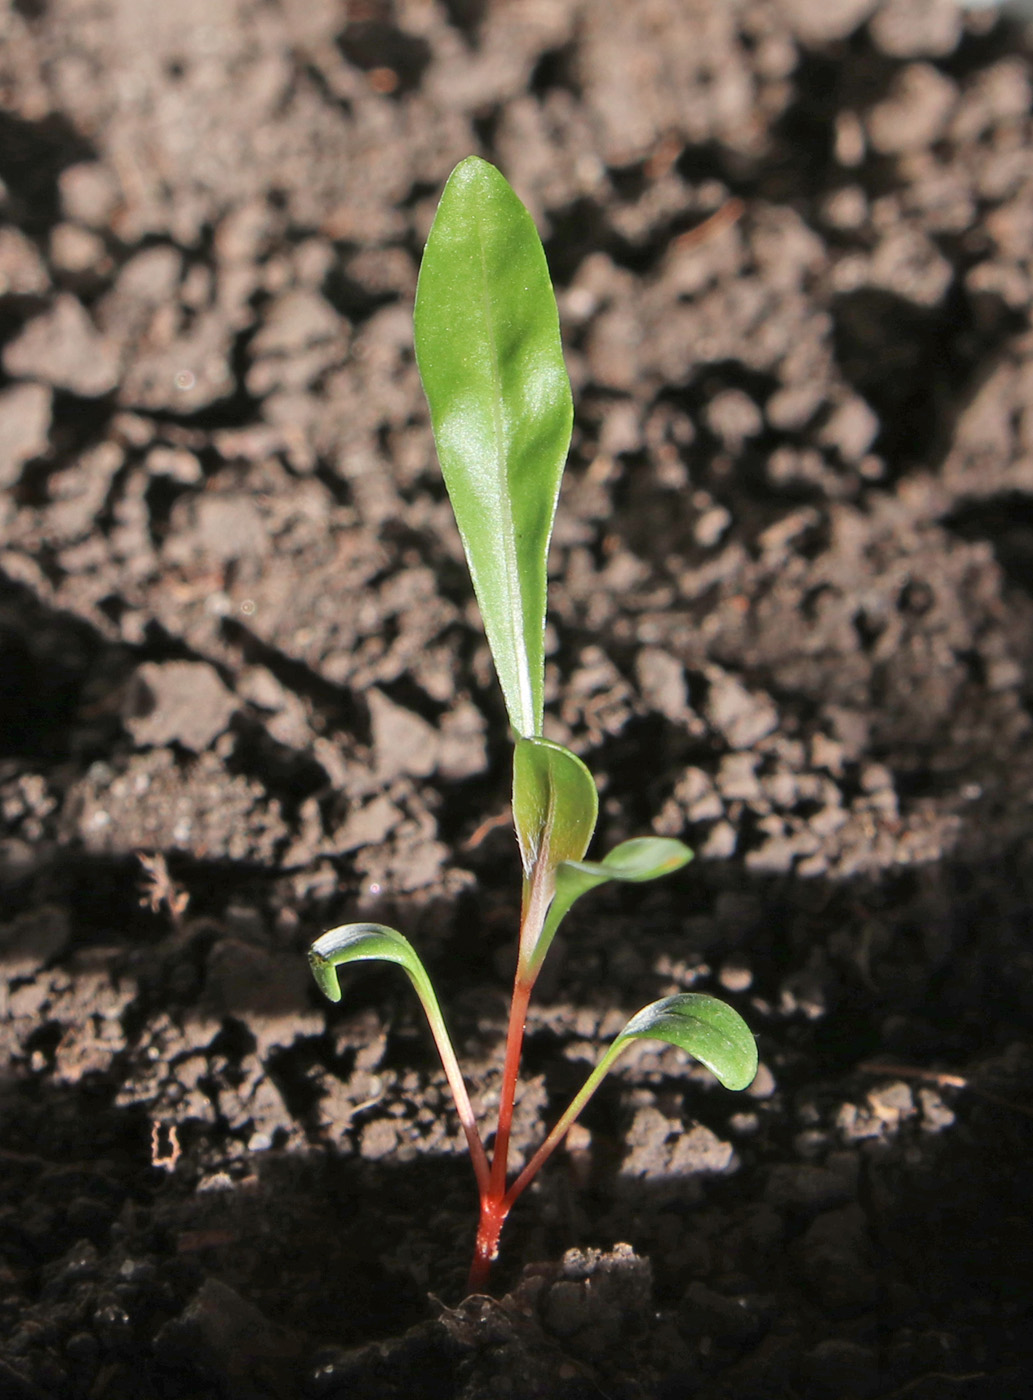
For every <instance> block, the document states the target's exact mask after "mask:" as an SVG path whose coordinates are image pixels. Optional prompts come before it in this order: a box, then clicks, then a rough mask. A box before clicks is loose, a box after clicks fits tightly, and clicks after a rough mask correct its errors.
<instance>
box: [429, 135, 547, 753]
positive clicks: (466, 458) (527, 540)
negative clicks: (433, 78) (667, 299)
mask: <svg viewBox="0 0 1033 1400" xmlns="http://www.w3.org/2000/svg"><path fill="white" fill-rule="evenodd" d="M414 331H415V344H416V360H417V364H418V365H419V370H420V377H421V378H422V380H423V388H424V391H425V393H426V395H427V402H428V404H429V405H430V416H431V422H432V424H433V428H434V440H435V442H436V444H437V449H438V457H439V459H440V461H441V469H442V472H443V473H444V477H445V484H446V486H447V487H448V494H449V496H450V497H451V500H452V509H453V510H454V511H455V517H456V521H457V523H458V525H459V533H460V535H461V536H462V539H463V546H464V548H465V550H466V557H467V561H468V563H469V566H470V573H471V576H472V578H473V586H474V591H475V592H476V594H477V601H478V603H479V605H480V609H481V616H482V618H483V619H484V629H485V631H486V633H487V636H488V644H489V646H490V647H491V653H492V656H493V658H494V661H495V669H496V671H497V672H498V676H499V681H500V682H501V684H502V691H503V694H504V696H505V700H506V707H507V709H508V710H509V717H510V720H511V722H512V724H513V728H514V729H515V730H516V731H517V733H518V734H522V735H524V736H530V735H534V734H540V733H541V728H542V709H543V689H544V666H545V661H544V630H545V604H546V554H547V552H548V548H549V537H550V535H551V533H552V522H553V517H554V515H555V511H556V497H557V495H558V493H559V484H560V476H561V475H562V472H563V464H564V461H565V459H566V455H567V448H568V447H569V444H570V430H571V423H572V420H573V406H572V401H571V396H570V382H569V380H568V378H567V371H566V368H565V366H564V363H563V351H562V348H561V345H560V333H559V318H558V315H557V311H556V298H555V296H554V295H553V291H552V284H551V282H550V280H549V270H548V267H547V265H546V261H545V253H544V251H543V249H542V245H541V240H540V239H539V237H538V233H537V231H536V229H535V226H534V221H533V220H532V218H531V216H530V214H529V213H528V212H527V210H526V209H525V208H524V206H523V205H522V204H521V202H520V200H519V199H518V198H517V196H516V195H515V194H514V192H513V190H512V189H511V188H510V186H509V184H508V183H507V182H506V180H505V179H504V178H503V176H502V175H501V174H500V173H499V172H498V171H497V170H496V169H495V168H494V166H492V165H489V164H488V163H487V161H483V160H480V159H479V158H478V157H477V156H469V157H468V158H467V159H466V160H464V161H461V162H460V164H459V165H457V166H456V168H455V170H453V172H452V174H451V176H450V177H449V180H448V183H447V184H446V186H445V190H444V193H443V194H442V196H441V203H440V204H439V206H438V212H437V215H436V217H435V219H434V224H433V227H432V228H431V231H430V237H429V238H428V240H427V247H426V249H425V251H424V254H423V263H422V265H421V267H420V277H419V284H418V287H417V290H416V307H415V312H414Z"/></svg>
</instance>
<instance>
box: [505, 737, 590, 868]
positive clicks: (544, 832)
mask: <svg viewBox="0 0 1033 1400" xmlns="http://www.w3.org/2000/svg"><path fill="white" fill-rule="evenodd" d="M598 815H599V794H598V793H597V791H596V787H595V780H594V778H593V777H592V775H591V773H590V772H589V771H588V769H587V768H586V767H585V765H584V764H583V763H582V762H581V760H580V759H579V758H578V757H577V756H576V755H575V754H572V753H571V752H570V750H569V749H565V748H564V747H563V746H562V744H554V743H552V742H551V741H550V740H548V739H518V740H517V743H516V748H515V750H514V752H513V824H514V825H515V827H516V832H517V841H518V842H519V843H520V855H521V858H522V860H523V864H524V873H525V875H528V876H529V875H530V874H531V872H532V870H533V869H534V867H535V866H536V865H538V864H540V863H542V864H544V865H545V866H546V867H547V868H548V869H550V870H551V869H555V868H556V867H557V866H559V865H560V864H561V863H562V862H563V861H569V860H580V859H581V857H582V856H583V855H584V854H585V852H586V851H587V850H588V843H589V841H591V839H592V833H593V832H594V831H595V822H596V817H597V816H598Z"/></svg>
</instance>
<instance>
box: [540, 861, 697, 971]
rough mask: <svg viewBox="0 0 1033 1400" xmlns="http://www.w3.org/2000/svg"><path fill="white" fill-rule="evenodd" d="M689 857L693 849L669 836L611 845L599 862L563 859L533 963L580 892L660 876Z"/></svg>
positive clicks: (548, 943) (671, 870)
mask: <svg viewBox="0 0 1033 1400" xmlns="http://www.w3.org/2000/svg"><path fill="white" fill-rule="evenodd" d="M691 859H692V852H691V851H690V850H689V848H688V846H686V845H684V844H683V843H682V842H681V841H675V840H674V839H673V838H672V837H669V836H636V837H633V838H632V839H631V840H630V841H622V842H621V843H620V845H619V846H614V848H613V850H612V851H610V852H609V853H608V854H607V855H605V856H603V858H602V860H601V861H595V860H568V861H564V863H563V864H562V865H561V866H559V868H558V869H557V871H556V893H555V894H554V895H553V900H552V903H551V904H550V906H549V913H548V917H547V918H546V921H545V927H544V928H543V929H542V933H541V937H540V938H539V939H538V942H537V944H536V945H535V950H534V960H533V964H532V966H533V967H534V968H538V967H540V966H541V963H542V959H543V958H544V957H545V954H546V953H547V952H548V951H549V946H550V944H551V943H552V940H553V938H554V937H555V936H556V930H557V929H558V928H559V926H560V923H561V921H562V920H563V918H564V917H565V916H566V914H567V911H568V910H569V909H570V906H571V905H572V904H573V903H574V901H575V900H577V899H580V898H581V896H582V895H583V894H587V893H588V891H589V890H594V889H596V887H597V886H599V885H605V884H606V883H607V881H609V880H626V881H630V882H632V883H634V884H641V883H643V882H644V881H646V880H658V879H659V878H660V877H661V876H662V875H671V874H673V873H674V871H676V870H680V869H681V868H682V866H683V865H687V864H688V863H689V861H690V860H691Z"/></svg>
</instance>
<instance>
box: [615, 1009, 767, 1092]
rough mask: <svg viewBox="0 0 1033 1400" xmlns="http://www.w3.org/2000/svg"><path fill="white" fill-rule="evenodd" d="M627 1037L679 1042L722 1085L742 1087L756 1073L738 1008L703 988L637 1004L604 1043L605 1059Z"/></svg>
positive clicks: (620, 1047) (752, 1049)
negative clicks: (607, 1043) (612, 1038)
mask: <svg viewBox="0 0 1033 1400" xmlns="http://www.w3.org/2000/svg"><path fill="white" fill-rule="evenodd" d="M629 1040H663V1041H666V1042H667V1044H668V1045H677V1046H680V1047H681V1049H682V1050H687V1051H688V1052H689V1054H690V1055H692V1056H693V1058H694V1059H697V1060H699V1062H700V1063H701V1064H704V1065H706V1067H707V1069H708V1070H710V1072H711V1073H712V1074H713V1075H715V1076H716V1077H717V1078H718V1079H719V1080H720V1081H721V1083H722V1084H723V1085H724V1086H725V1088H726V1089H746V1088H748V1087H749V1086H750V1085H751V1084H752V1083H753V1079H754V1076H755V1075H756V1073H757V1064H758V1061H757V1043H756V1041H755V1040H754V1039H753V1034H752V1032H751V1031H750V1028H749V1026H748V1025H747V1024H746V1022H745V1021H744V1020H743V1018H742V1017H741V1016H740V1015H739V1013H738V1011H733V1010H732V1008H731V1007H730V1006H729V1005H727V1003H726V1002H723V1001H718V999H717V997H711V996H707V995H706V993H705V992H679V993H678V994H677V995H676V996H673V997H664V999H663V1000H662V1001H654V1002H653V1003H652V1004H651V1005H650V1006H646V1007H643V1009H642V1010H641V1011H639V1012H638V1013H637V1014H636V1015H634V1016H632V1018H631V1020H630V1021H629V1022H628V1024H627V1025H626V1026H625V1027H624V1029H623V1030H622V1031H621V1033H620V1035H619V1036H618V1037H617V1039H616V1040H615V1041H614V1042H613V1044H612V1045H611V1046H610V1049H609V1050H608V1051H607V1054H606V1056H605V1058H606V1060H608V1061H609V1063H612V1062H613V1059H616V1058H617V1055H618V1054H619V1053H620V1051H621V1050H623V1049H624V1046H625V1045H626V1044H627V1042H628V1041H629ZM611 1057H612V1059H611Z"/></svg>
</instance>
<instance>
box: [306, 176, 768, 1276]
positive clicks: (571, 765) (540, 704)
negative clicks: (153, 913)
mask: <svg viewBox="0 0 1033 1400" xmlns="http://www.w3.org/2000/svg"><path fill="white" fill-rule="evenodd" d="M414 328H415V344H416V359H417V363H418V365H419V370H420V376H421V378H422V380H423V387H424V391H425V392H426V395H427V401H428V404H429V406H430V415H431V423H432V426H433V429H434V439H435V443H436V445H437V450H438V457H439V460H440V462H441V468H442V471H443V473H444V477H445V485H446V487H447V488H448V493H449V498H450V500H451V502H452V508H453V510H454V512H455V516H456V521H457V523H458V525H459V532H460V535H461V537H462V541H463V547H464V549H465V551H466V558H467V562H468V564H469V567H470V574H471V577H472V579H473V585H474V591H475V593H476V596H477V601H478V604H479V606H480V610H481V616H482V618H483V621H484V629H485V632H486V634H487V638H488V645H489V647H490V649H491V653H492V659H493V661H494V663H495V670H496V672H497V674H498V678H499V681H500V684H501V686H502V694H503V698H504V700H505V703H506V708H507V710H508V712H509V718H510V722H511V724H512V726H513V729H514V731H515V733H516V740H515V747H514V754H513V822H514V826H515V828H516V836H517V843H518V846H519V850H520V858H521V863H522V866H523V896H522V901H521V915H520V932H519V944H518V956H517V970H516V978H515V981H514V984H513V995H512V1000H511V1003H510V1017H509V1029H508V1032H507V1037H506V1052H505V1061H504V1065H503V1075H502V1088H501V1092H500V1101H499V1112H498V1120H497V1124H496V1130H495V1140H494V1145H493V1148H492V1152H491V1157H490V1160H489V1156H488V1153H487V1152H486V1150H485V1147H484V1140H483V1138H482V1136H481V1133H480V1130H479V1128H478V1126H477V1123H476V1121H475V1119H474V1115H473V1111H472V1108H471V1104H470V1098H469V1095H468V1093H467V1089H466V1085H465V1083H464V1081H463V1077H462V1073H461V1071H460V1069H459V1065H458V1061H457V1060H456V1056H455V1052H454V1050H453V1048H452V1043H451V1041H450V1040H449V1037H448V1032H447V1030H446V1028H445V1022H444V1018H443V1016H442V1014H441V1009H440V1007H439V1005H438V1001H437V997H436V995H435V993H434V989H433V986H432V985H431V981H430V978H429V977H428V975H427V972H426V970H425V968H424V967H423V964H422V963H421V962H420V960H419V958H418V957H417V955H416V953H415V951H414V950H413V948H412V946H411V944H410V943H409V942H408V941H407V940H406V939H405V938H403V937H402V935H401V934H400V933H396V932H395V931H394V930H393V929H389V928H385V927H384V926H383V925H381V924H348V925H345V926H343V927H341V928H337V929H333V930H331V932H329V933H325V934H324V935H323V936H322V937H321V938H318V939H317V940H316V942H315V943H314V944H313V945H312V948H311V950H310V953H309V961H310V963H311V966H312V971H313V974H314V976H315V978H316V981H317V983H318V984H319V986H320V988H321V990H322V991H323V992H324V993H325V994H326V995H327V996H328V997H329V998H330V1000H331V1001H339V1000H340V997H341V990H340V985H339V983H338V979H337V971H336V969H337V968H338V967H339V966H341V965H343V964H345V963H351V962H356V961H364V960H370V959H374V960H380V961H386V962H393V963H396V964H397V965H398V966H399V967H401V968H402V969H403V971H404V972H405V973H406V974H407V975H408V977H409V979H410V981H411V982H412V984H413V986H414V988H415V990H416V994H417V996H418V997H419V999H420V1002H421V1004H422V1006H423V1009H424V1012H425V1013H426V1016H427V1020H428V1023H429V1025H430V1030H431V1034H432V1036H433V1037H434V1041H435V1044H436V1046H437V1049H438V1053H439V1055H440V1057H441V1061H442V1064H443V1066H444V1070H445V1075H446V1077H447V1079H448V1083H449V1087H450V1089H451V1090H452V1095H453V1098H454V1099H455V1104H456V1109H457V1112H458V1114H459V1120H460V1123H461V1124H462V1127H463V1130H464V1132H465V1133H466V1138H467V1142H468V1143H469V1147H470V1156H471V1159H472V1161H473V1167H474V1174H475V1176H476V1179H477V1189H478V1192H479V1195H480V1222H479V1226H478V1230H477V1238H476V1244H475V1247H474V1256H473V1263H472V1265H471V1268H470V1280H469V1287H470V1290H471V1292H473V1291H479V1290H481V1289H483V1288H484V1287H485V1285H486V1283H487V1280H488V1275H489V1272H490V1268H491V1263H492V1261H493V1260H494V1259H495V1258H496V1256H497V1254H498V1246H499V1236H500V1234H501V1230H502V1226H503V1224H504V1222H505V1219H506V1216H507V1215H508V1214H509V1211H510V1209H511V1208H512V1205H513V1203H514V1201H515V1200H516V1199H517V1197H518V1196H519V1195H520V1193H521V1192H522V1191H523V1190H524V1188H525V1187H526V1186H527V1185H528V1183H529V1182H530V1181H532V1180H533V1178H534V1177H535V1175H536V1174H537V1172H538V1170H539V1168H540V1167H541V1166H542V1164H543V1163H544V1162H545V1161H546V1159H547V1158H548V1157H549V1156H550V1155H551V1153H552V1152H553V1151H554V1150H555V1149H556V1147H558V1146H559V1144H560V1142H562V1140H563V1138H564V1136H565V1135H566V1133H567V1131H568V1129H569V1128H570V1126H571V1124H572V1123H573V1122H574V1120H575V1119H576V1118H577V1116H578V1114H579V1113H580V1112H581V1111H582V1109H583V1108H584V1106H585V1104H586V1103H587V1102H588V1100H589V1099H590V1098H591V1096H592V1095H593V1094H594V1093H595V1091H596V1089H597V1088H598V1086H599V1084H600V1082H601V1081H602V1079H603V1078H604V1076H605V1075H606V1074H607V1072H608V1071H609V1070H610V1069H611V1067H612V1066H613V1064H614V1062H615V1061H616V1059H617V1058H618V1056H619V1055H620V1054H621V1052H622V1051H623V1050H624V1049H625V1048H626V1047H627V1045H628V1044H629V1043H630V1042H631V1041H632V1040H638V1039H652V1040H660V1041H664V1042H666V1043H667V1044H670V1045H676V1046H679V1047H680V1048H681V1049H682V1050H685V1051H687V1052H688V1053H689V1054H690V1055H692V1056H694V1057H695V1058H696V1059H697V1060H699V1061H700V1062H701V1063H702V1064H704V1065H706V1066H707V1068H708V1069H710V1070H711V1071H712V1073H713V1074H714V1075H715V1076H716V1077H717V1079H718V1080H719V1081H720V1082H721V1083H722V1084H723V1085H724V1086H725V1087H726V1088H728V1089H745V1088H746V1087H747V1086H748V1085H749V1084H750V1083H751V1082H752V1080H753V1077H754V1075H755V1074H756V1072H757V1047H756V1045H755V1043H754V1040H753V1036H752V1035H751V1033H750V1031H749V1028H748V1027H747V1026H746V1023H745V1022H744V1021H743V1020H742V1018H741V1017H740V1016H739V1014H738V1013H737V1012H736V1011H734V1010H733V1009H732V1008H731V1007H730V1006H727V1005H726V1004H725V1003H724V1002H722V1001H719V1000H718V999H717V998H716V997H711V996H707V995H704V994H702V993H686V994H683V995H679V996H673V997H666V998H664V999H663V1000H662V1001H657V1002H654V1003H652V1005H650V1006H647V1007H645V1008H644V1009H643V1010H641V1011H639V1012H638V1013H637V1014H636V1015H635V1016H633V1017H632V1018H631V1020H630V1021H629V1022H628V1023H627V1025H626V1026H625V1027H624V1029H623V1030H622V1031H621V1033H620V1034H619V1035H618V1036H617V1037H616V1039H615V1040H614V1041H613V1043H612V1044H611V1045H610V1047H609V1048H608V1049H607V1050H606V1051H605V1052H604V1053H603V1055H602V1056H601V1058H600V1060H599V1062H598V1064H597V1065H596V1067H595V1069H594V1070H593V1071H592V1072H591V1074H590V1075H589V1076H588V1078H587V1080H586V1081H585V1083H584V1085H583V1086H582V1088H581V1089H580V1091H579V1092H578V1093H577V1094H576V1095H575V1096H574V1098H573V1100H572V1101H571V1103H570V1106H569V1107H568V1109H567V1110H566V1112H565V1113H564V1114H563V1115H562V1117H561V1118H560V1119H559V1121H558V1122H557V1123H556V1125H555V1127H554V1128H553V1129H552V1131H551V1132H550V1133H549V1134H548V1136H547V1137H546V1139H545V1141H544V1142H543V1143H542V1145H541V1147H540V1148H539V1149H538V1151H537V1152H536V1153H535V1154H534V1155H533V1156H532V1157H531V1159H530V1161H529V1162H528V1163H527V1165H526V1166H525V1167H524V1169H523V1171H522V1172H520V1173H519V1175H518V1176H517V1177H516V1179H515V1180H514V1181H513V1182H512V1183H509V1182H508V1178H507V1163H508V1153H509V1138H510V1131H511V1127H512V1120H513V1108H514V1104H515V1101H516V1091H517V1081H518V1077H519V1069H520V1057H521V1052H522V1048H523V1039H524V1027H525V1022H526V1017H527V1007H528V1003H529V1001H530V997H531V992H532V990H533V988H534V984H535V981H536V979H537V977H538V974H539V972H540V970H541V966H542V962H543V960H544V958H545V956H546V954H547V953H548V951H549V947H550V945H551V943H552V940H553V938H554V937H555V934H556V930H557V929H558V927H559V925H560V922H561V920H562V919H563V918H564V916H565V915H566V913H567V912H568V910H569V909H570V908H571V906H572V905H573V904H574V902H575V900H577V899H579V898H580V897H581V896H582V895H583V894H586V893H588V891H589V890H592V889H595V888H596V887H597V886H598V885H601V884H605V883H606V882H607V881H610V880H622V881H626V882H632V883H641V882H643V881H646V880H655V879H657V878H659V877H660V876H662V875H668V874H671V873H673V872H674V871H676V870H679V869H681V867H682V866H683V865H685V864H686V863H687V862H688V861H689V860H691V858H692V852H691V851H690V850H689V849H688V847H687V846H684V845H683V844H682V843H681V842H680V841H674V840H671V839H668V838H665V837H640V838H637V839H634V840H631V841H624V842H622V843H621V844H620V845H619V846H617V847H616V848H615V849H614V850H612V851H610V852H609V854H608V855H606V856H604V857H603V858H602V860H600V861H586V860H585V858H584V857H585V853H586V851H587V850H588V846H589V843H590V842H591V840H592V836H593V833H594V831H595V824H596V818H597V815H598V808H599V799H598V796H597V793H596V787H595V782H594V780H593V778H592V775H591V773H590V772H589V771H588V769H587V768H586V767H585V765H584V763H583V762H582V761H581V759H580V758H578V757H577V756H576V755H575V754H573V753H571V752H569V750H567V749H565V748H563V747H562V745H560V744H555V743H552V742H550V741H549V740H548V739H546V738H544V737H543V734H542V728H543V714H544V700H543V696H544V673H545V653H544V632H545V608H546V585H547V578H546V559H547V554H548V548H549V537H550V535H551V533H552V522H553V517H554V515H555V510H556V500H557V496H558V493H559V484H560V477H561V475H562V472H563V465H564V461H565V458H566V454H567V449H568V447H569V444H570V433H571V424H572V416H573V409H572V404H571V396H570V384H569V381H568V379H567V372H566V368H565V366H564V363H563V352H562V348H561V345H560V333H559V317H558V314H557V310H556V300H555V297H554V295H553V291H552V284H551V282H550V280H549V271H548V267H547V265H546V261H545V253H544V250H543V249H542V245H541V242H540V240H539V238H538V234H537V231H536V230H535V227H534V223H533V221H532V219H531V216H530V215H529V214H528V212H527V210H526V209H525V208H524V206H523V205H522V204H521V203H520V200H519V199H518V198H517V196H516V195H515V194H514V192H513V190H512V189H511V188H510V186H509V185H508V184H507V182H506V180H505V179H504V178H503V176H502V175H501V174H500V173H499V172H498V171H497V170H496V169H495V168H494V167H493V166H491V165H489V164H488V163H487V162H486V161H483V160H480V159H478V157H476V156H470V157H468V158H467V159H466V160H464V161H462V162H460V164H459V165H458V166H456V168H455V170H454V171H453V172H452V175H451V176H450V178H449V180H448V183H447V184H446V186H445V190H444V193H443V194H442V197H441V203H440V205H439V207H438V212H437V215H436V217H435V220H434V224H433V227H432V228H431V232H430V237H429V239H428V241H427V247H426V250H425V252H424V256H423V264H422V266H421V269H420V278H419V284H418V287H417V291H416V307H415V314H414Z"/></svg>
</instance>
